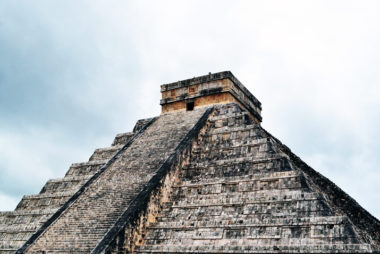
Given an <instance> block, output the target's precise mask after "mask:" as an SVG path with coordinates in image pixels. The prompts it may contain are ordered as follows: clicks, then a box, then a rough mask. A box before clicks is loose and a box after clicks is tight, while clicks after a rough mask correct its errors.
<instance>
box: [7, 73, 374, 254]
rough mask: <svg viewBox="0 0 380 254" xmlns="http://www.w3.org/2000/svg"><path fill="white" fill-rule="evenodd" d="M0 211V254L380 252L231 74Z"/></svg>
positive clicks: (172, 95) (366, 223)
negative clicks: (267, 127)
mask: <svg viewBox="0 0 380 254" xmlns="http://www.w3.org/2000/svg"><path fill="white" fill-rule="evenodd" d="M161 93H162V99H161V101H160V104H161V107H162V114H161V115H160V116H158V117H154V118H149V119H142V120H139V121H137V123H136V125H135V127H134V129H133V131H132V132H128V133H122V134H118V135H117V136H116V137H115V139H114V141H113V143H112V145H111V146H110V147H107V148H100V149H96V150H95V152H94V153H93V155H92V156H91V157H90V159H89V161H88V162H82V163H74V164H72V165H71V167H70V168H69V170H68V171H67V173H66V175H65V176H64V177H63V178H59V179H52V180H49V181H48V182H47V183H46V184H45V186H44V187H43V188H42V190H41V192H40V193H39V194H37V195H25V196H24V197H23V198H22V200H21V201H20V203H19V204H18V206H17V208H16V209H15V210H14V211H10V212H0V253H379V252H380V222H379V220H377V219H376V218H375V217H373V216H372V215H371V214H369V213H368V212H367V211H366V210H365V209H363V208H362V207H361V206H360V205H359V204H358V203H357V202H356V201H355V200H354V199H352V198H351V197H350V196H349V195H347V194H346V193H345V192H343V191H342V190H341V189H340V188H339V187H338V186H336V185H335V184H334V183H333V182H331V181H330V180H329V179H327V178H326V177H324V176H322V175H321V174H320V173H318V172H317V171H315V170H314V169H312V168H311V167H309V166H308V165H307V164H306V163H305V162H303V161H302V160H301V159H300V158H299V157H297V156H296V155H295V154H293V153H292V151H291V150H290V149H289V148H288V147H286V146H285V145H284V144H282V143H281V142H280V141H279V140H278V139H276V138H275V137H273V136H272V135H271V134H270V133H269V132H268V131H266V130H265V129H264V128H263V127H262V126H261V121H262V117H261V103H260V102H259V101H258V100H257V99H256V98H255V97H254V96H253V95H252V94H251V93H250V92H249V91H248V90H247V89H246V88H245V87H244V86H243V85H242V84H241V83H240V82H239V80H237V79H236V78H235V77H234V75H233V74H232V73H231V72H228V71H227V72H219V73H214V74H211V73H210V74H209V75H205V76H200V77H195V78H192V79H187V80H183V81H178V82H175V83H171V84H165V85H162V86H161Z"/></svg>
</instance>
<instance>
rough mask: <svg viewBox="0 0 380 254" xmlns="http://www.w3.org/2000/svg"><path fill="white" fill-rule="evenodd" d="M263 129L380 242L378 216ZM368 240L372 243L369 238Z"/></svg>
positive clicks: (321, 188)
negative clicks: (373, 214)
mask: <svg viewBox="0 0 380 254" xmlns="http://www.w3.org/2000/svg"><path fill="white" fill-rule="evenodd" d="M263 130H264V131H265V132H266V134H267V135H269V136H270V137H271V138H273V139H274V140H275V141H276V142H277V143H278V144H279V145H280V149H281V150H282V151H283V152H284V153H285V154H286V155H288V156H289V158H290V159H291V161H292V162H293V163H294V164H295V165H296V166H297V167H298V168H299V169H301V170H302V171H303V172H304V173H306V174H307V175H308V176H309V177H311V179H312V181H313V183H314V184H315V185H316V186H317V187H318V188H319V189H320V190H322V191H323V192H324V193H325V194H326V195H327V199H328V200H329V201H330V202H331V204H332V205H333V206H335V207H336V208H337V209H338V210H340V211H344V213H345V214H346V215H347V216H348V218H349V219H350V220H351V221H352V223H353V224H354V225H355V226H356V227H357V228H358V229H359V230H361V231H362V232H369V234H370V235H369V236H370V238H372V240H374V241H375V242H376V243H375V245H379V244H380V221H379V220H378V219H377V218H375V217H374V216H372V215H371V214H370V213H369V212H368V211H367V210H365V209H364V208H363V207H361V206H360V205H359V203H358V202H356V201H355V200H354V199H353V198H352V197H350V196H349V195H347V194H346V193H345V192H344V191H343V190H342V189H341V188H339V187H338V186H337V185H336V184H334V183H333V182H332V181H330V180H329V179H328V178H327V177H325V176H323V175H322V174H320V173H319V172H317V171H315V170H314V169H313V168H311V167H310V166H309V165H308V164H306V163H305V162H304V161H303V160H301V158H300V157H298V156H297V155H295V154H294V153H293V152H292V151H291V150H290V148H289V147H287V146H286V145H284V144H283V143H282V142H281V141H280V140H278V139H277V138H275V137H274V136H272V135H271V134H270V133H269V132H268V131H266V130H265V129H263ZM366 240H367V241H368V243H370V244H371V242H370V241H369V239H368V238H367V239H366ZM372 244H373V243H372ZM375 249H376V248H375ZM375 253H380V250H376V252H375Z"/></svg>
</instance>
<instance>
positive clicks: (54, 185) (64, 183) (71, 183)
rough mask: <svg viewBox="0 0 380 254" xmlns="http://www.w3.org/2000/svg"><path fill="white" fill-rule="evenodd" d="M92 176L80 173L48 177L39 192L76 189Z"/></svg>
mask: <svg viewBox="0 0 380 254" xmlns="http://www.w3.org/2000/svg"><path fill="white" fill-rule="evenodd" d="M92 176H93V175H80V176H66V177H64V178H56V179H50V180H49V181H47V183H46V184H45V186H44V187H43V188H42V190H41V192H40V194H42V193H55V192H62V191H69V190H70V191H75V190H78V189H79V188H80V187H81V186H82V185H83V184H84V183H85V182H86V181H87V180H88V179H90V178H91V177H92Z"/></svg>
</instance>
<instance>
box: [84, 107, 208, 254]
mask: <svg viewBox="0 0 380 254" xmlns="http://www.w3.org/2000/svg"><path fill="white" fill-rule="evenodd" d="M213 110H214V107H211V108H208V109H207V110H206V111H205V113H204V114H203V116H202V117H201V118H200V119H199V120H198V122H197V123H196V124H195V125H194V127H193V128H192V129H191V130H190V131H189V132H188V133H187V134H186V136H185V137H184V138H183V139H182V140H181V142H180V143H179V144H178V146H177V147H176V149H175V150H174V152H173V153H172V154H171V155H170V156H169V157H168V158H167V160H166V161H165V162H164V163H163V164H162V165H161V167H160V168H159V169H158V170H157V172H156V174H155V175H154V176H153V177H152V178H151V179H150V180H149V182H148V183H147V184H146V185H145V186H144V188H143V189H142V190H141V191H140V193H139V194H138V195H137V196H136V197H135V198H134V199H133V200H132V202H131V203H130V205H129V206H128V208H127V210H125V212H124V213H123V214H122V215H121V216H120V218H119V219H118V220H117V222H116V223H115V224H114V226H113V227H112V228H111V229H110V230H109V231H108V232H107V234H106V235H105V236H104V237H103V239H102V240H101V241H100V242H99V243H98V245H97V246H96V247H95V248H94V249H93V251H92V252H91V253H93V254H95V253H96V254H98V253H104V252H105V251H107V249H108V248H109V247H111V248H112V246H111V245H112V243H113V242H114V241H115V239H116V238H117V236H118V235H119V234H120V233H123V231H125V229H126V226H127V225H133V224H136V223H138V221H139V220H140V219H141V218H140V215H141V214H142V213H144V212H145V211H146V210H147V208H148V205H149V201H150V199H151V195H152V194H153V193H154V192H155V191H156V190H157V189H158V188H159V187H160V186H161V185H162V184H163V179H164V178H165V177H166V176H167V174H168V173H169V171H170V170H171V168H172V166H173V165H174V164H176V163H177V162H178V160H179V158H180V157H181V154H182V152H183V151H184V150H185V149H186V147H188V146H190V145H191V143H192V141H193V140H194V139H195V138H197V137H198V134H199V132H200V131H201V129H202V128H203V127H204V126H205V125H206V123H207V120H208V118H209V116H210V114H211V113H212V112H213ZM107 252H108V251H107Z"/></svg>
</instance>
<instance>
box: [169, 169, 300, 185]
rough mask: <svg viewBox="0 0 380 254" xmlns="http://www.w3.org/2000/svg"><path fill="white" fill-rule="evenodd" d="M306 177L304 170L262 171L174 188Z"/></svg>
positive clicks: (184, 183)
mask: <svg viewBox="0 0 380 254" xmlns="http://www.w3.org/2000/svg"><path fill="white" fill-rule="evenodd" d="M299 177H304V175H303V173H302V172H299V171H295V170H292V171H283V172H270V173H266V172H260V173H256V174H254V175H244V176H236V177H229V178H228V179H226V178H219V179H218V178H211V179H204V180H200V181H186V180H184V181H182V182H181V183H180V184H179V185H178V184H177V185H174V186H173V188H197V187H205V186H208V185H221V184H244V183H250V182H252V181H276V180H284V181H286V180H289V179H298V178H299Z"/></svg>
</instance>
